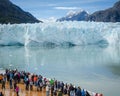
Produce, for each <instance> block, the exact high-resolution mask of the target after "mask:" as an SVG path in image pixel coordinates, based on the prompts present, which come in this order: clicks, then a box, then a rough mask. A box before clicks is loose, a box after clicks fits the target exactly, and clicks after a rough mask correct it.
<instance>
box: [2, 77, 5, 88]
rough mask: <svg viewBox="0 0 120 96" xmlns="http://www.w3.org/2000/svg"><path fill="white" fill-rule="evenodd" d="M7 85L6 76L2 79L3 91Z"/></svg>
mask: <svg viewBox="0 0 120 96" xmlns="http://www.w3.org/2000/svg"><path fill="white" fill-rule="evenodd" d="M5 83H6V76H5V75H4V76H3V78H2V89H5Z"/></svg>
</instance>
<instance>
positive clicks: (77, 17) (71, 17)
mask: <svg viewBox="0 0 120 96" xmlns="http://www.w3.org/2000/svg"><path fill="white" fill-rule="evenodd" d="M88 16H89V14H88V13H87V12H86V11H85V10H80V11H78V12H76V11H70V12H69V13H67V16H65V17H62V18H60V19H57V21H84V20H86V18H87V17H88Z"/></svg>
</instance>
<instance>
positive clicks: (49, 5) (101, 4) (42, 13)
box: [10, 0, 118, 19]
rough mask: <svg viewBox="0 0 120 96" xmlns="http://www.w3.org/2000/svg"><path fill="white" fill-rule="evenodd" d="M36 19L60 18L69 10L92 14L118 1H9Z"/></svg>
mask: <svg viewBox="0 0 120 96" xmlns="http://www.w3.org/2000/svg"><path fill="white" fill-rule="evenodd" d="M10 1H11V2H13V3H14V4H16V5H18V6H19V7H21V8H22V9H23V10H24V11H27V12H30V13H31V14H32V15H34V16H35V17H36V18H38V19H40V18H50V17H55V18H60V17H63V16H65V15H66V14H67V12H69V11H71V10H80V9H83V10H86V11H88V12H89V13H93V12H95V11H98V10H104V9H106V8H109V7H112V6H113V4H114V3H115V2H117V1H118V0H10Z"/></svg>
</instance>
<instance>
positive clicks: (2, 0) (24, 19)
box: [0, 0, 41, 24]
mask: <svg viewBox="0 0 120 96" xmlns="http://www.w3.org/2000/svg"><path fill="white" fill-rule="evenodd" d="M35 22H36V23H38V22H41V21H39V20H37V19H36V18H35V17H34V16H32V15H31V14H30V13H28V12H25V11H23V10H22V9H21V8H20V7H18V6H16V5H14V4H13V3H11V2H10V1H9V0H0V23H2V24H4V23H5V24H6V23H11V24H13V23H35Z"/></svg>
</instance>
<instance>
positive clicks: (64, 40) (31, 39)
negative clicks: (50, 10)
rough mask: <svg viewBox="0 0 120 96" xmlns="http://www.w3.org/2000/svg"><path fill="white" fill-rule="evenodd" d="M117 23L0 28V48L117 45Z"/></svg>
mask: <svg viewBox="0 0 120 96" xmlns="http://www.w3.org/2000/svg"><path fill="white" fill-rule="evenodd" d="M119 30H120V23H103V22H99V23H98V22H97V23H96V22H77V21H74V22H70V21H69V22H67V21H64V22H47V23H35V24H7V25H6V24H3V25H0V45H24V46H51V45H55V46H71V45H91V44H95V45H96V44H119V43H120V31H119Z"/></svg>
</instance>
